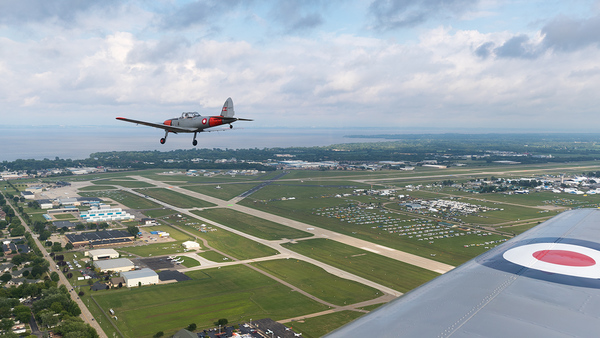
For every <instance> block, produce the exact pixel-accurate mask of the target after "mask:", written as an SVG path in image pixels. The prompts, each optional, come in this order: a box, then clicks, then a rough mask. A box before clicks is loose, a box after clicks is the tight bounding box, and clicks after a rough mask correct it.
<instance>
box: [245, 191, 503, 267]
mask: <svg viewBox="0 0 600 338" xmlns="http://www.w3.org/2000/svg"><path fill="white" fill-rule="evenodd" d="M360 197H364V198H371V197H367V196H360ZM353 198H354V197H353ZM371 201H372V202H373V203H377V201H378V200H377V199H372V200H371ZM240 204H243V205H246V206H250V207H253V208H256V209H259V210H262V211H266V212H268V213H272V214H275V215H279V216H283V217H286V218H290V219H293V220H297V221H300V222H304V223H307V224H311V225H314V226H318V227H321V228H325V229H329V230H332V231H336V232H339V233H342V234H345V235H348V236H352V237H357V238H361V239H364V240H367V241H370V242H373V243H377V244H380V245H384V246H387V247H390V248H394V249H398V250H402V251H406V252H409V253H412V254H415V255H419V256H422V257H426V258H432V256H431V255H435V260H437V261H440V262H443V263H447V264H451V265H454V266H457V265H460V264H462V263H464V262H466V261H468V260H469V259H471V258H473V257H476V256H477V255H479V254H481V253H483V252H485V251H486V250H487V249H486V248H485V246H472V247H467V248H465V247H464V246H465V245H469V244H477V243H479V242H482V243H483V242H490V241H496V240H502V239H505V238H506V237H502V236H499V235H493V236H486V237H485V240H482V238H479V237H477V236H475V235H473V236H462V237H453V238H444V239H440V240H435V243H434V244H429V241H418V240H417V239H409V238H407V237H408V236H398V235H397V234H390V233H388V232H387V231H385V230H382V229H381V228H377V227H375V228H374V227H373V226H372V225H359V224H356V223H348V222H341V221H340V220H339V219H337V218H327V217H322V216H318V215H316V214H313V212H314V210H315V209H316V208H317V206H318V207H319V208H323V207H335V206H348V205H353V204H357V203H356V201H353V200H346V199H344V198H335V197H326V198H314V199H310V200H309V201H297V200H293V201H273V202H268V203H261V202H257V203H251V202H250V201H246V200H244V201H242V202H241V203H240ZM373 212H375V211H373ZM390 217H391V216H390ZM393 217H394V218H397V219H402V218H419V215H410V216H401V215H395V216H393ZM413 223H414V222H413Z"/></svg>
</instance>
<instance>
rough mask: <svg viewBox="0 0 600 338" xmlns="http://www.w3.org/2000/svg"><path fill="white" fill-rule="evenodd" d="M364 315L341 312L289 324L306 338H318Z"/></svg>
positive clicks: (354, 312)
mask: <svg viewBox="0 0 600 338" xmlns="http://www.w3.org/2000/svg"><path fill="white" fill-rule="evenodd" d="M362 315H364V313H360V312H356V311H340V312H334V313H330V314H326V315H322V316H318V317H313V318H307V319H305V320H303V321H301V322H289V323H286V324H285V325H287V326H290V327H291V328H292V330H294V332H299V333H302V337H304V338H318V337H323V336H324V335H325V334H327V333H329V332H331V331H333V330H335V329H337V328H339V327H341V326H342V325H344V324H347V323H350V322H351V321H353V320H355V319H357V318H359V317H361V316H362Z"/></svg>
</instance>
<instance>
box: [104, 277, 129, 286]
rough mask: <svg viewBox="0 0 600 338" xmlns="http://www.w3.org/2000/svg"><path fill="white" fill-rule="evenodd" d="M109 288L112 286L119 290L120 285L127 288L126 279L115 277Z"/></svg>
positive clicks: (109, 282)
mask: <svg viewBox="0 0 600 338" xmlns="http://www.w3.org/2000/svg"><path fill="white" fill-rule="evenodd" d="M107 284H108V286H110V287H111V288H118V287H119V284H121V286H125V278H123V277H113V278H111V279H110V280H109V281H108V283H107Z"/></svg>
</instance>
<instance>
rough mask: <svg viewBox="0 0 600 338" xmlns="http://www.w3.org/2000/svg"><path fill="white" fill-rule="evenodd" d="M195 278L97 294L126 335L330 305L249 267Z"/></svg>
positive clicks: (316, 309)
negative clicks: (111, 310)
mask: <svg viewBox="0 0 600 338" xmlns="http://www.w3.org/2000/svg"><path fill="white" fill-rule="evenodd" d="M188 275H189V276H190V277H192V278H193V280H191V281H185V282H179V283H173V284H165V285H154V286H144V287H141V288H132V289H129V290H124V289H122V290H108V291H100V292H97V293H95V294H94V298H95V299H96V300H97V301H98V303H99V304H100V306H101V307H102V308H103V309H104V311H108V309H113V310H114V311H115V315H117V316H118V317H119V320H118V321H117V323H116V324H117V325H118V327H119V329H120V330H121V331H122V332H123V334H124V335H125V336H126V337H150V336H152V335H154V334H155V333H156V332H158V331H164V332H165V336H171V335H172V334H174V333H175V332H176V331H178V330H179V329H181V328H184V327H187V326H188V324H190V323H196V324H197V325H198V329H205V328H211V327H214V324H213V323H214V322H215V321H216V320H218V319H219V318H227V319H228V320H229V322H230V323H231V324H235V323H238V322H241V321H247V320H250V319H251V318H271V319H273V320H281V319H285V318H291V317H296V316H300V315H304V314H309V313H313V312H319V311H323V310H326V309H327V307H326V306H324V305H322V304H319V303H317V302H315V301H313V300H310V299H309V298H307V297H305V296H303V295H301V294H299V293H297V292H293V291H292V290H290V289H289V288H287V287H285V286H283V285H281V284H279V283H277V282H275V281H273V280H272V279H270V278H267V277H265V276H263V275H261V274H260V273H258V272H256V271H253V270H252V269H249V268H247V267H245V266H231V267H223V268H221V269H208V270H203V271H194V272H189V273H188Z"/></svg>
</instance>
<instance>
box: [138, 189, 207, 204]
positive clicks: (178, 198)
mask: <svg viewBox="0 0 600 338" xmlns="http://www.w3.org/2000/svg"><path fill="white" fill-rule="evenodd" d="M136 191H138V192H139V193H142V194H145V195H148V196H152V197H154V198H156V199H157V200H159V201H163V202H165V203H167V204H170V205H172V206H175V207H178V208H196V207H197V208H206V207H212V206H214V204H212V203H210V202H206V201H203V200H199V199H197V198H194V197H190V196H186V195H183V194H180V193H178V192H175V191H173V190H169V189H165V188H152V189H137V190H136Z"/></svg>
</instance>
